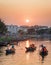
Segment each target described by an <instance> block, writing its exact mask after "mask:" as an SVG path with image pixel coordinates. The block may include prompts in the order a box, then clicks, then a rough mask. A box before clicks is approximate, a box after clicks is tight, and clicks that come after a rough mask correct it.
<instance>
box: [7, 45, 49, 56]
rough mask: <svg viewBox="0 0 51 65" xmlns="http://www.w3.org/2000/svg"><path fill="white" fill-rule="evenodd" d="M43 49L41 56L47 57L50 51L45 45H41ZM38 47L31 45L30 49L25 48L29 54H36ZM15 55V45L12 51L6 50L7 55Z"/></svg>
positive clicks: (40, 52)
mask: <svg viewBox="0 0 51 65" xmlns="http://www.w3.org/2000/svg"><path fill="white" fill-rule="evenodd" d="M40 47H41V50H40V51H39V54H40V55H41V56H42V57H44V56H47V55H48V50H47V49H46V47H45V46H43V45H40ZM36 48H37V47H36V46H35V45H34V44H31V45H30V46H29V47H25V49H26V53H27V52H34V51H35V50H36ZM14 53H15V48H14V45H12V48H11V49H6V55H8V54H14Z"/></svg>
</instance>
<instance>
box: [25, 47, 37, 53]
mask: <svg viewBox="0 0 51 65" xmlns="http://www.w3.org/2000/svg"><path fill="white" fill-rule="evenodd" d="M25 48H26V52H34V51H35V50H36V47H34V48H32V47H25Z"/></svg>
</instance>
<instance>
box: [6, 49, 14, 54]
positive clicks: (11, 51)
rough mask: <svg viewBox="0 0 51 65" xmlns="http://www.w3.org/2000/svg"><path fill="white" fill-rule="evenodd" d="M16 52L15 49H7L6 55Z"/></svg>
mask: <svg viewBox="0 0 51 65" xmlns="http://www.w3.org/2000/svg"><path fill="white" fill-rule="evenodd" d="M14 53H15V50H11V49H10V50H6V55H8V54H14Z"/></svg>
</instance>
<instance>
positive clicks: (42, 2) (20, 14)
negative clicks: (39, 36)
mask: <svg viewBox="0 0 51 65" xmlns="http://www.w3.org/2000/svg"><path fill="white" fill-rule="evenodd" d="M0 18H1V19H3V20H4V21H5V23H6V24H15V25H48V26H51V0H0ZM26 19H29V20H30V22H29V23H26V22H25V20H26Z"/></svg>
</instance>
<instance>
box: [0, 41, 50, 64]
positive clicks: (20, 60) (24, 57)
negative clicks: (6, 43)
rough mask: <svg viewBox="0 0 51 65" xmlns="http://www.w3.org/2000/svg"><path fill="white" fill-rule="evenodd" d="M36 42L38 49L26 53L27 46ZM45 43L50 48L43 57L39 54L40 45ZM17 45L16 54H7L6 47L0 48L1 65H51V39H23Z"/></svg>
mask: <svg viewBox="0 0 51 65" xmlns="http://www.w3.org/2000/svg"><path fill="white" fill-rule="evenodd" d="M32 42H33V43H35V45H36V47H37V49H36V51H35V52H28V53H25V50H26V49H25V46H27V47H28V46H29V45H30V44H31V43H32ZM42 43H43V44H45V45H46V47H47V49H48V55H47V56H46V57H45V58H43V59H42V57H41V56H40V55H39V45H40V44H42ZM18 44H19V45H18V46H17V45H15V49H16V51H15V52H16V53H15V54H14V55H12V54H11V55H8V56H6V55H5V50H6V47H3V48H0V51H2V53H1V52H0V65H51V41H35V40H28V41H21V42H19V43H18Z"/></svg>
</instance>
